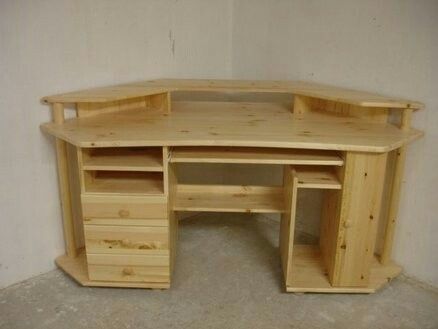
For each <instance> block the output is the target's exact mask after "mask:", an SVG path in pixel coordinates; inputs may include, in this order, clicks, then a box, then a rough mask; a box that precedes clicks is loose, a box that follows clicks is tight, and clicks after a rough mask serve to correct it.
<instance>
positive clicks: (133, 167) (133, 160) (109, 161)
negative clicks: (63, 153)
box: [82, 147, 163, 171]
mask: <svg viewBox="0 0 438 329" xmlns="http://www.w3.org/2000/svg"><path fill="white" fill-rule="evenodd" d="M82 168H83V169H84V170H106V171H163V158H162V150H161V148H158V147H157V148H142V147H140V148H132V147H127V148H124V147H119V148H112V147H111V148H93V149H84V152H83V166H82Z"/></svg>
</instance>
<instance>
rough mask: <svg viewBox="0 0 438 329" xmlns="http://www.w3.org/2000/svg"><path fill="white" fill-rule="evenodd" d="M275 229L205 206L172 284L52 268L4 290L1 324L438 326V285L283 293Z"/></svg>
mask: <svg viewBox="0 0 438 329" xmlns="http://www.w3.org/2000/svg"><path fill="white" fill-rule="evenodd" d="M277 236H278V223H277V222H275V221H272V220H268V219H265V218H264V217H261V216H257V217H255V216H250V215H226V216H224V215H221V214H209V215H207V214H200V215H197V216H195V217H192V218H190V219H185V220H183V221H182V222H181V226H180V240H179V249H178V252H179V254H178V260H177V264H176V265H177V270H176V273H175V276H174V282H173V286H172V289H171V290H166V291H159V290H137V289H107V288H85V287H79V286H78V285H77V284H76V283H75V282H73V281H72V280H71V279H70V278H69V277H67V276H66V275H64V274H63V273H62V272H61V271H59V270H55V271H52V272H49V273H47V274H44V275H41V276H39V277H36V278H33V279H31V280H28V281H26V282H24V283H21V284H18V285H15V286H12V287H9V288H6V289H3V290H2V291H0V328H2V329H13V328H20V329H21V328H23V329H24V328H32V329H38V328H56V329H62V328H105V329H111V328H117V329H122V328H154V329H159V328H204V329H205V328H251V329H255V328H307V329H311V328H348V329H352V328H353V329H359V328H378V329H384V328H422V329H426V328H434V329H436V328H438V293H437V292H436V291H432V290H427V289H425V288H423V287H422V286H421V285H420V284H418V283H416V282H415V281H413V280H411V279H407V278H404V277H400V278H398V279H395V280H394V281H392V282H391V283H390V284H389V285H387V286H386V287H385V288H384V289H382V290H381V291H380V292H378V293H377V294H373V295H324V294H286V293H284V292H283V287H282V277H281V270H280V264H279V256H278V248H277V243H278V242H277V241H278V240H277Z"/></svg>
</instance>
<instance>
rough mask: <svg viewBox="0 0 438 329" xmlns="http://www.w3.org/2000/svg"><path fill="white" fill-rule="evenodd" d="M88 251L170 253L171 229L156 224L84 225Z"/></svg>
mask: <svg viewBox="0 0 438 329" xmlns="http://www.w3.org/2000/svg"><path fill="white" fill-rule="evenodd" d="M84 233H85V247H86V250H87V253H113V254H154V255H156V254H162V255H168V254H169V230H168V228H167V227H154V226H151V227H149V226H112V225H89V224H86V225H84Z"/></svg>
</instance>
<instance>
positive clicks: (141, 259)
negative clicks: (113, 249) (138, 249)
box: [87, 252, 169, 267]
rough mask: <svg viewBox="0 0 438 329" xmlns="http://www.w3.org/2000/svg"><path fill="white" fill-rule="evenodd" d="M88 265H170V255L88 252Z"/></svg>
mask: <svg viewBox="0 0 438 329" xmlns="http://www.w3.org/2000/svg"><path fill="white" fill-rule="evenodd" d="M87 263H88V265H107V266H147V267H149V266H152V267H157V266H158V267H169V255H168V254H166V255H137V254H134V255H117V254H97V253H89V252H87Z"/></svg>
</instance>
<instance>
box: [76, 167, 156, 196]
mask: <svg viewBox="0 0 438 329" xmlns="http://www.w3.org/2000/svg"><path fill="white" fill-rule="evenodd" d="M84 178H85V179H84V181H85V192H87V193H114V194H143V195H144V194H148V195H149V194H151V195H155V194H164V183H163V173H162V172H142V171H107V170H105V171H99V170H87V171H85V172H84Z"/></svg>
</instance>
